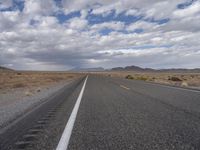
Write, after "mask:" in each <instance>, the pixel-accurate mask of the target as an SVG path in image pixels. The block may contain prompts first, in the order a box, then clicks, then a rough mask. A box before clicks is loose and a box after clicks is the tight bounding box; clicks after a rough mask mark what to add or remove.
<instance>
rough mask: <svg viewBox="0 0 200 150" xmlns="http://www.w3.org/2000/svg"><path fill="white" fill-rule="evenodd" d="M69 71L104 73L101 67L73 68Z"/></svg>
mask: <svg viewBox="0 0 200 150" xmlns="http://www.w3.org/2000/svg"><path fill="white" fill-rule="evenodd" d="M70 71H77V72H95V71H105V69H104V68H102V67H97V68H74V69H72V70H70Z"/></svg>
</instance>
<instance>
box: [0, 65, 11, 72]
mask: <svg viewBox="0 0 200 150" xmlns="http://www.w3.org/2000/svg"><path fill="white" fill-rule="evenodd" d="M0 71H1V72H3V71H14V70H13V69H10V68H6V67H3V66H0Z"/></svg>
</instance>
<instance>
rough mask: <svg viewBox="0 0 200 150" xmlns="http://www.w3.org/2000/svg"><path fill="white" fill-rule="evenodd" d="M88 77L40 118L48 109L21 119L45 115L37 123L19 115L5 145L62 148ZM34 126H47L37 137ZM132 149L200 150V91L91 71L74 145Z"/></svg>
mask: <svg viewBox="0 0 200 150" xmlns="http://www.w3.org/2000/svg"><path fill="white" fill-rule="evenodd" d="M83 81H84V80H83V79H79V80H78V81H75V82H74V83H73V84H71V85H70V86H68V87H66V88H65V89H64V90H63V91H61V92H60V93H58V95H57V96H55V97H54V98H52V100H49V103H50V102H51V103H53V105H52V104H51V109H50V106H47V104H43V105H42V106H41V107H46V108H45V109H39V112H40V111H41V110H45V111H44V112H43V115H41V116H40V117H39V114H42V113H37V111H33V112H32V113H30V114H31V115H30V114H29V115H27V116H26V117H24V118H23V119H21V120H24V122H27V120H28V119H29V120H34V119H33V118H34V116H38V117H36V118H40V119H39V121H38V119H36V120H37V121H36V123H35V121H34V122H29V123H25V124H26V125H24V127H23V125H22V124H23V121H21V120H19V121H18V122H17V123H16V124H20V125H16V124H15V125H13V126H11V127H10V129H12V130H10V132H9V131H5V132H4V134H0V142H1V146H2V147H1V149H8V147H9V146H8V145H13V143H15V144H14V146H10V149H16V143H17V142H20V141H21V142H22V143H23V144H24V143H26V142H27V141H30V142H28V144H27V145H28V146H27V145H26V144H24V145H23V144H22V145H19V144H18V145H17V146H18V147H17V148H22V149H43V150H44V149H56V147H57V145H58V143H59V140H60V137H61V135H62V133H63V130H64V128H65V125H66V124H67V123H68V122H69V121H68V119H69V117H70V114H71V112H72V110H73V107H74V105H75V104H76V101H77V97H78V95H79V93H80V91H81V88H82V86H83ZM59 101H60V102H59ZM58 102H59V103H58ZM49 105H50V104H49ZM54 106H56V107H54ZM47 110H48V111H47ZM50 110H54V111H50ZM49 111H50V114H52V116H51V115H50V119H49V121H47V122H46V123H45V124H44V125H43V126H42V127H41V124H42V123H41V122H40V121H41V118H43V119H44V118H45V117H44V115H45V116H46V115H47V114H49ZM31 116H32V117H31ZM42 116H43V117H42ZM47 116H48V115H47ZM38 123H39V126H38ZM33 129H40V130H39V131H41V132H39V133H38V134H36V136H37V138H33V137H31V138H30V135H32V134H30V133H31V131H35V130H33ZM15 131H16V132H15ZM18 133H20V136H17V135H18ZM28 133H29V134H28ZM27 135H29V136H28V137H29V138H27ZM15 136H16V137H15ZM13 137H15V138H14V139H15V140H13ZM21 137H23V138H21ZM2 139H4V140H3V141H4V142H2ZM5 139H6V140H5ZM27 139H28V140H27ZM33 139H34V140H33ZM10 140H11V141H10ZM5 141H6V142H5ZM9 141H10V142H9ZM129 149H130V150H135V149H136V150H157V149H158V150H162V149H165V150H167V149H168V150H173V149H174V150H179V149H180V150H192V149H195V150H198V149H200V91H195V90H188V89H182V88H175V87H170V86H163V85H158V84H152V83H147V82H143V81H134V80H125V79H119V78H111V77H103V76H97V75H89V77H88V80H87V82H86V86H85V90H84V93H83V97H82V99H81V103H80V106H79V109H78V113H77V116H76V119H75V124H74V126H73V130H72V134H71V136H70V140H69V145H68V150H129Z"/></svg>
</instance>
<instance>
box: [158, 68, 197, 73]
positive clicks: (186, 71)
mask: <svg viewBox="0 0 200 150" xmlns="http://www.w3.org/2000/svg"><path fill="white" fill-rule="evenodd" d="M157 71H158V72H172V73H200V68H195V69H183V68H172V69H160V70H157Z"/></svg>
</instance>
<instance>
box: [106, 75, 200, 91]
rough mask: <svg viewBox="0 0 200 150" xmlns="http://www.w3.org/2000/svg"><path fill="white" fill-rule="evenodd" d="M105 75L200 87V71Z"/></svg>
mask: <svg viewBox="0 0 200 150" xmlns="http://www.w3.org/2000/svg"><path fill="white" fill-rule="evenodd" d="M103 74H104V75H107V76H111V77H122V78H126V79H131V80H143V81H150V82H156V83H162V84H170V85H175V86H183V87H193V88H199V89H200V73H137V72H128V71H127V72H105V73H103Z"/></svg>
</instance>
